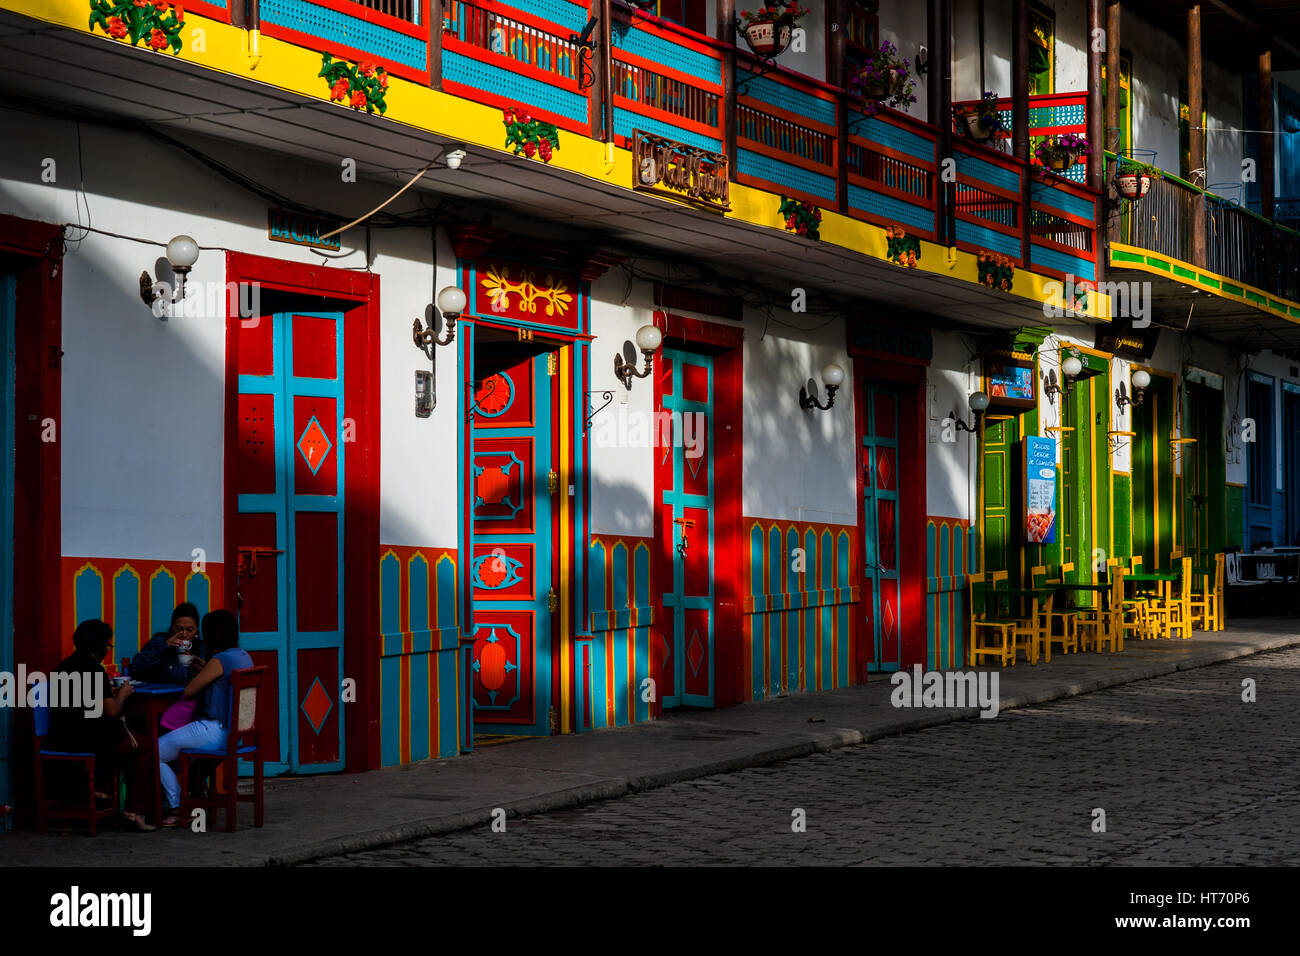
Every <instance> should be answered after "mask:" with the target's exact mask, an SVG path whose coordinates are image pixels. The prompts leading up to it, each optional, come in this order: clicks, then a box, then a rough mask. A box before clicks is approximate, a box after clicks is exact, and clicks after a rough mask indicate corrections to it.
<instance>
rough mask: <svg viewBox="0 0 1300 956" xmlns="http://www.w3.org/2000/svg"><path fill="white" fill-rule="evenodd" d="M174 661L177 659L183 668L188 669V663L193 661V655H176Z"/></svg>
mask: <svg viewBox="0 0 1300 956" xmlns="http://www.w3.org/2000/svg"><path fill="white" fill-rule="evenodd" d="M176 659H177V660H178V661H180V662H181V664H182V665H183V666H184V667H189V666H190V661H192V660H194V655H193V654H177V655H176Z"/></svg>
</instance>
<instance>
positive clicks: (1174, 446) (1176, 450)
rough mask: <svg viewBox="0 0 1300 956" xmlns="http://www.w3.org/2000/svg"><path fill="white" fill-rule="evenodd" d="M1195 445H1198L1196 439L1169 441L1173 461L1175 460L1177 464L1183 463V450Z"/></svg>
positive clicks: (1174, 439) (1172, 439)
mask: <svg viewBox="0 0 1300 956" xmlns="http://www.w3.org/2000/svg"><path fill="white" fill-rule="evenodd" d="M1195 444H1196V439H1195V438H1171V439H1169V445H1170V451H1171V452H1172V453H1173V459H1174V461H1175V462H1181V461H1182V457H1183V449H1184V448H1185V447H1186V446H1188V445H1195Z"/></svg>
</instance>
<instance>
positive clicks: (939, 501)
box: [925, 332, 980, 521]
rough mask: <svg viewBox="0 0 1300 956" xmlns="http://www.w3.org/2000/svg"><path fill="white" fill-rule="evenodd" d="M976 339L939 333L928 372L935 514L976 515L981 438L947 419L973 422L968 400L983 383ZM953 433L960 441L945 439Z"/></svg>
mask: <svg viewBox="0 0 1300 956" xmlns="http://www.w3.org/2000/svg"><path fill="white" fill-rule="evenodd" d="M974 353H975V349H974V347H973V340H969V339H966V338H964V337H962V336H960V335H957V334H956V333H952V332H935V333H934V357H933V359H932V360H931V364H930V368H929V369H928V371H927V376H926V465H925V484H926V513H927V514H928V515H930V516H934V517H944V518H962V519H964V520H966V521H973V520H974V517H975V502H976V493H977V492H976V485H975V475H976V469H975V454H976V443H975V437H974V434H973V433H972V432H968V431H954V430H953V428H952V426H947V425H945V421H946V420H947V419H949V418H951V417H952V414H953V413H954V412H956V417H957V418H960V419H962V420H963V421H965V422H966V423H967V424H971V422H972V420H973V418H974V416H973V415H972V414H971V411H970V406H969V405H968V404H967V400H968V399H969V397H970V394H971V392H974V391H976V390H977V389H979V388H980V370H979V360H978V358H976V357H975V354H974ZM945 435H952V436H954V437H955V439H956V440H955V441H952V442H949V441H945V440H944V437H945Z"/></svg>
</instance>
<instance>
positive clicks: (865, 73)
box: [849, 40, 916, 116]
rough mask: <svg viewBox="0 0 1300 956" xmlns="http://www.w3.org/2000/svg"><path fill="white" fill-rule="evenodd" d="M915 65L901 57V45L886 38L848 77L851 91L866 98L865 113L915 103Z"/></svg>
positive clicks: (904, 106) (905, 106)
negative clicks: (899, 52)
mask: <svg viewBox="0 0 1300 956" xmlns="http://www.w3.org/2000/svg"><path fill="white" fill-rule="evenodd" d="M911 71H912V64H911V61H909V60H908V59H907V58H905V57H904V58H902V59H900V58H899V56H898V47H896V46H894V44H892V43H890V42H889V41H888V40H885V41H884V42H883V43H881V44H880V49H878V50H876V51H874V52H873V53H872V54H871V56H869V57H868V58H867V59H866V60H865V61H863V63H862V65H861V66H859V67H858V69H857V72H856V73H854V74H853V75H852V76H851V77H850V78H849V91H850V92H852V93H854V94H856V95H858V96H861V97H862V98H863V99H864V100H865V101H866V103H865V105H864V106H863V112H864V113H866V114H867V115H868V116H872V115H875V114H876V113H877V112H878V111H879V110H880V109H881V107H884V106H892V107H893V108H894V109H906V108H907V107H908V106H910V105H911V104H912V103H915V102H916V95H915V93H916V83H915V81H914V80H913V79H912V72H911Z"/></svg>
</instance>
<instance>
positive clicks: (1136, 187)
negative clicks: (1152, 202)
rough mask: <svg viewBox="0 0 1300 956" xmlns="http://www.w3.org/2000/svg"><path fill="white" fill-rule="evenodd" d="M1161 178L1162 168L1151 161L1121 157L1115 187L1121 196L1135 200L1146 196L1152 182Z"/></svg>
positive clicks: (1131, 200)
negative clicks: (1153, 164)
mask: <svg viewBox="0 0 1300 956" xmlns="http://www.w3.org/2000/svg"><path fill="white" fill-rule="evenodd" d="M1159 178H1160V170H1159V169H1157V168H1156V167H1155V166H1152V165H1151V164H1150V163H1140V162H1138V161H1137V160H1134V159H1125V158H1123V157H1121V158H1120V161H1119V168H1118V170H1117V171H1116V174H1115V188H1116V189H1117V190H1118V191H1119V194H1120V195H1121V196H1123V197H1124V198H1125V199H1127V200H1129V201H1130V202H1133V201H1136V200H1138V199H1141V198H1142V197H1143V196H1145V195H1146V194H1147V190H1149V189H1150V188H1151V183H1152V182H1153V181H1154V180H1157V179H1159Z"/></svg>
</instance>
